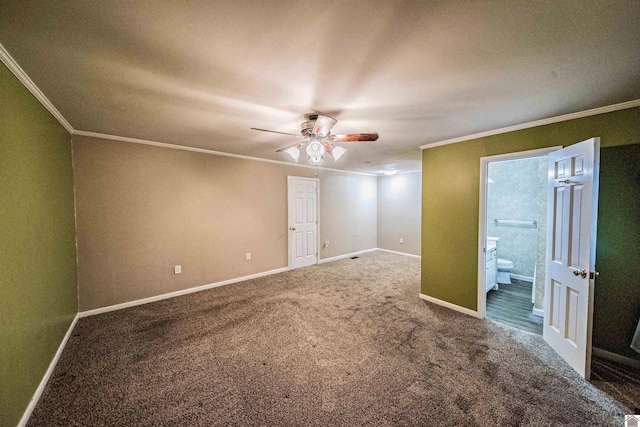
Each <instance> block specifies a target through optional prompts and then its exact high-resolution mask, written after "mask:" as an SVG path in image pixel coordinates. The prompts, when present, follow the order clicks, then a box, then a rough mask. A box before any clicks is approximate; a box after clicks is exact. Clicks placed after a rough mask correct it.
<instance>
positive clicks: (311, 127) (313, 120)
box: [251, 114, 378, 166]
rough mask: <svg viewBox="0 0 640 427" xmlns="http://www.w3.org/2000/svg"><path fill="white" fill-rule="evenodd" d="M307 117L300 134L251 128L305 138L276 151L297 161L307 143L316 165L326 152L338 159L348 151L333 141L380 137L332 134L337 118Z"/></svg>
mask: <svg viewBox="0 0 640 427" xmlns="http://www.w3.org/2000/svg"><path fill="white" fill-rule="evenodd" d="M307 117H308V120H306V121H304V122H303V123H302V125H301V129H300V136H299V135H295V134H292V133H287V132H278V131H274V130H268V129H260V128H251V129H253V130H258V131H261V132H271V133H277V134H280V135H290V136H295V137H296V138H304V140H303V141H301V142H297V143H295V144H293V145H289V146H287V147H284V148H281V149H279V150H276V152H284V153H286V154H287V155H289V157H291V158H292V159H293V161H295V162H297V161H298V159H299V158H300V153H301V151H302V148H303V147H304V146H305V145H306V148H305V151H306V154H307V160H308V162H309V164H311V165H314V166H320V165H321V164H323V163H324V156H325V155H326V154H328V155H330V156H332V157H333V160H334V161H338V159H340V157H342V156H343V155H344V154H345V153H346V152H347V149H346V148H344V147H340V146H336V145H334V144H333V142H361V141H369V142H373V141H376V140H377V139H378V134H377V133H357V134H347V135H332V134H331V129H332V128H333V126H335V124H336V123H337V120H336V119H334V118H333V117H329V116H324V115H322V114H310V115H308V116H307Z"/></svg>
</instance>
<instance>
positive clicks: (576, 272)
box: [573, 270, 587, 279]
mask: <svg viewBox="0 0 640 427" xmlns="http://www.w3.org/2000/svg"><path fill="white" fill-rule="evenodd" d="M573 275H574V276H582V278H583V279H584V278H586V277H587V270H573Z"/></svg>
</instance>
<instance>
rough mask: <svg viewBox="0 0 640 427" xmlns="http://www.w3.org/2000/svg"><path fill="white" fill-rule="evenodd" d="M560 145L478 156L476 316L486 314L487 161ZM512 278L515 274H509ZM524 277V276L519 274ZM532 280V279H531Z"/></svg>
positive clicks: (544, 152)
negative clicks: (478, 200)
mask: <svg viewBox="0 0 640 427" xmlns="http://www.w3.org/2000/svg"><path fill="white" fill-rule="evenodd" d="M561 148H562V146H561V145H556V146H553V147H546V148H538V149H536V150H527V151H516V152H513V153H505V154H498V155H495V156H486V157H480V203H479V207H478V210H479V212H478V273H477V274H478V317H480V318H481V319H484V317H485V315H486V304H487V291H486V288H485V271H486V260H485V256H484V255H485V246H484V245H485V242H486V241H487V230H486V228H487V171H488V165H489V163H493V162H501V161H505V160H515V159H526V158H530V157H540V156H546V155H548V154H549V153H552V152H554V151H557V150H559V149H561ZM511 276H512V277H514V278H516V279H517V278H518V277H515V276H517V275H511ZM520 277H524V276H520ZM531 282H533V280H531Z"/></svg>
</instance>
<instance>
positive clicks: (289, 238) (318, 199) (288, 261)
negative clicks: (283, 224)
mask: <svg viewBox="0 0 640 427" xmlns="http://www.w3.org/2000/svg"><path fill="white" fill-rule="evenodd" d="M292 179H306V180H309V181H316V190H317V191H316V219H317V220H318V223H317V224H316V235H317V238H316V251H317V253H316V264H319V263H320V179H319V178H308V177H306V176H292V175H290V176H287V268H288V269H289V270H291V230H289V228H290V227H291V213H290V209H289V208H290V206H289V183H290V182H291V180H292Z"/></svg>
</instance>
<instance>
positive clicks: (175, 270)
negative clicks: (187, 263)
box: [173, 265, 182, 274]
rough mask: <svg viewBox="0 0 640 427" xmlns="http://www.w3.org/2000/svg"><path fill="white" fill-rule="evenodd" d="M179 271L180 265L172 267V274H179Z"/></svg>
mask: <svg viewBox="0 0 640 427" xmlns="http://www.w3.org/2000/svg"><path fill="white" fill-rule="evenodd" d="M180 273H182V266H181V265H176V266H175V267H173V274H180Z"/></svg>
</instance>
